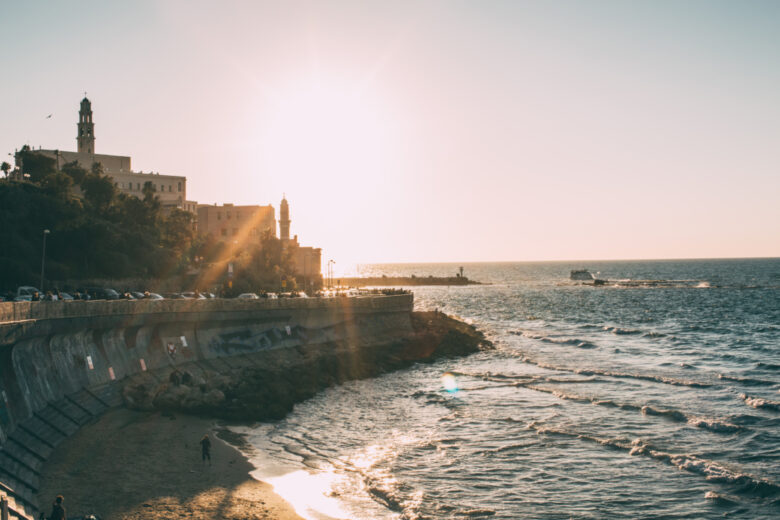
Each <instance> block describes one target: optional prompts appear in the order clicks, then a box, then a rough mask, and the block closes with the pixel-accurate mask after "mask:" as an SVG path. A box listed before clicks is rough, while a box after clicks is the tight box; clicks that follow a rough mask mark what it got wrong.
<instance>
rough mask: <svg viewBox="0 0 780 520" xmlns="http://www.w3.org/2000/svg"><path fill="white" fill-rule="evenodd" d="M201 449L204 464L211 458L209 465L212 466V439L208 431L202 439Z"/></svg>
mask: <svg viewBox="0 0 780 520" xmlns="http://www.w3.org/2000/svg"><path fill="white" fill-rule="evenodd" d="M200 451H201V456H202V457H203V465H204V466H205V465H206V459H209V466H211V439H209V434H208V433H207V434H206V435H204V436H203V438H202V439H201V440H200Z"/></svg>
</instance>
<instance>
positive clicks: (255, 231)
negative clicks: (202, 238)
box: [198, 204, 276, 241]
mask: <svg viewBox="0 0 780 520" xmlns="http://www.w3.org/2000/svg"><path fill="white" fill-rule="evenodd" d="M265 230H270V231H271V232H272V233H273V235H274V236H276V213H275V211H274V207H273V206H271V205H270V204H269V205H268V206H236V205H233V204H223V205H222V206H217V205H216V204H214V205H213V206H210V205H208V204H198V233H199V234H201V235H209V234H211V235H213V236H214V238H216V239H217V240H222V241H226V240H238V239H241V240H244V239H246V238H247V237H249V238H254V239H256V240H258V241H259V240H260V235H261V234H262V233H263V231H265Z"/></svg>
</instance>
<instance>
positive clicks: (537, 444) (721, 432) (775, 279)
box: [238, 259, 780, 520]
mask: <svg viewBox="0 0 780 520" xmlns="http://www.w3.org/2000/svg"><path fill="white" fill-rule="evenodd" d="M461 265H462V266H463V268H464V274H465V276H467V277H469V278H470V279H473V280H478V281H481V282H485V284H484V285H472V286H451V287H447V286H428V287H426V286H416V287H412V288H411V289H412V290H413V291H414V294H415V307H416V309H418V310H434V309H438V310H439V311H442V312H445V313H447V314H450V315H452V316H456V317H459V318H461V319H463V320H465V321H467V322H469V323H472V324H473V325H475V326H476V327H478V328H479V329H480V330H481V331H483V332H484V333H485V335H486V336H487V337H488V338H489V339H490V340H491V341H492V342H493V343H494V347H495V348H493V349H492V350H488V351H484V352H480V353H477V354H473V355H470V356H468V357H463V358H458V359H447V360H441V361H437V362H435V363H432V364H419V365H415V366H413V367H411V368H408V369H405V370H401V371H398V372H393V373H389V374H385V375H382V376H380V377H377V378H374V379H367V380H362V381H352V382H348V383H346V384H343V385H340V386H337V387H333V388H330V389H327V390H325V391H323V392H321V393H320V394H318V395H317V396H316V397H314V398H312V399H310V400H308V401H306V402H303V403H300V404H298V405H296V406H295V409H294V410H293V411H292V413H290V414H289V416H288V417H287V418H285V419H284V420H282V421H278V422H274V423H263V424H256V425H252V426H249V427H246V428H238V430H239V431H240V432H242V433H245V434H246V435H247V438H248V440H249V442H250V443H251V445H252V446H253V447H254V449H253V450H252V452H251V460H252V462H253V463H254V465H255V467H256V468H257V470H256V471H255V472H254V476H255V477H257V478H258V479H260V480H264V481H267V482H269V483H271V484H272V485H273V486H274V489H275V490H276V492H277V493H279V494H280V495H282V496H283V497H284V498H286V499H287V500H288V501H289V502H291V503H292V504H293V505H294V506H295V507H296V510H297V511H298V512H299V514H300V515H301V516H303V517H304V518H307V519H317V520H322V519H332V518H350V519H361V520H362V519H365V520H383V519H388V520H389V519H404V520H406V519H409V520H411V519H477V518H490V519H525V518H529V519H561V518H564V519H565V518H572V519H605V518H621V519H622V518H654V519H655V518H668V519H677V518H696V519H698V518H750V519H764V518H767V519H768V518H780V259H733V260H666V261H580V262H539V263H479V264H375V265H363V266H359V268H358V269H356V274H359V275H365V276H380V275H382V274H385V275H388V276H410V275H412V274H414V275H416V276H418V277H421V276H422V277H425V276H429V275H433V276H453V275H454V274H455V272H456V271H457V269H458V268H459V267H460V266H461ZM581 268H585V269H588V270H589V271H590V272H591V273H593V274H594V275H595V276H597V277H598V278H600V279H604V280H606V283H604V284H603V285H599V286H592V285H583V284H581V283H579V282H574V281H572V280H570V271H571V270H574V269H581Z"/></svg>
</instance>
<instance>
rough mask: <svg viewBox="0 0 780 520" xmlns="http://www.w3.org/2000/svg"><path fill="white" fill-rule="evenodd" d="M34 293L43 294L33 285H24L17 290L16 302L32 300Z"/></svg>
mask: <svg viewBox="0 0 780 520" xmlns="http://www.w3.org/2000/svg"><path fill="white" fill-rule="evenodd" d="M33 293H38V294H39V295H40V294H41V291H39V290H38V289H36V288H35V287H32V286H31V285H22V286H21V287H19V288H18V289H17V290H16V297H15V298H14V301H15V302H30V301H32V297H33Z"/></svg>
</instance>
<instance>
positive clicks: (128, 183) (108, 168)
mask: <svg viewBox="0 0 780 520" xmlns="http://www.w3.org/2000/svg"><path fill="white" fill-rule="evenodd" d="M77 129H78V130H77V135H76V143H77V151H75V152H66V151H62V150H43V149H38V150H33V151H34V152H35V153H38V154H41V155H43V156H46V157H51V158H52V159H54V160H55V161H56V165H57V169H60V168H62V166H63V165H65V164H66V163H70V162H74V161H75V162H77V163H78V164H79V166H81V167H82V168H84V169H86V170H87V171H90V170H91V169H92V164H93V163H100V165H101V166H102V167H103V173H105V174H106V175H108V176H109V177H111V178H112V179H113V180H114V184H115V185H116V187H117V188H118V189H119V191H121V192H122V193H126V194H128V195H134V196H136V197H142V196H143V191H142V190H143V187H144V184H145V183H147V182H150V183H152V187H153V188H154V190H155V191H156V192H157V196H158V197H159V199H160V203H161V204H162V206H163V207H164V208H167V209H170V208H180V209H187V208H188V207H191V208H193V209H194V207H195V206H196V203H191V204H189V206H188V205H187V204H186V202H187V178H186V177H183V176H180V175H160V174H159V173H143V172H134V171H133V170H132V167H131V164H130V157H128V156H124V155H105V154H99V153H95V123H94V122H93V121H92V103H90V101H89V99H87V98H84V99H82V100H81V107H80V110H79V122H78V125H77ZM16 164H17V165H18V166H21V165H20V164H19V159H18V154H17V161H16ZM193 213H194V211H193Z"/></svg>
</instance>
